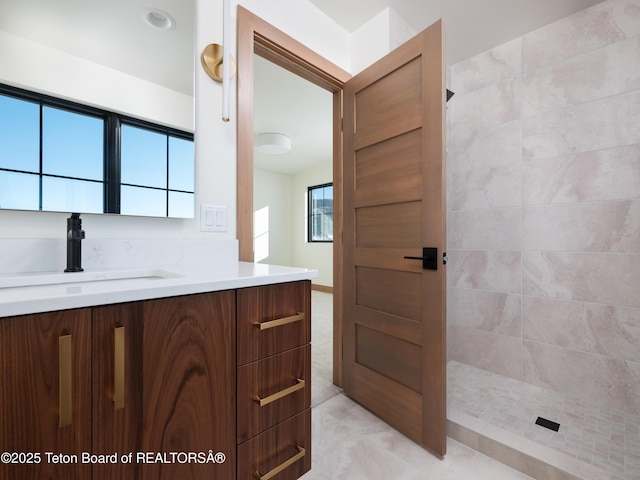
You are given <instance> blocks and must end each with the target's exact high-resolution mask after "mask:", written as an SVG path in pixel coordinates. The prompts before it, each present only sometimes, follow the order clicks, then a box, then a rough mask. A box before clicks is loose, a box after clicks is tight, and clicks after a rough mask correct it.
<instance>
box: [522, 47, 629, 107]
mask: <svg viewBox="0 0 640 480" xmlns="http://www.w3.org/2000/svg"><path fill="white" fill-rule="evenodd" d="M639 56H640V37H634V38H630V39H627V40H623V41H621V42H617V43H613V44H611V45H607V46H606V47H603V48H600V49H598V50H595V51H593V52H590V53H588V54H585V55H581V56H578V57H572V58H570V59H569V60H567V61H565V62H562V63H560V64H556V65H553V66H551V67H548V68H544V69H539V70H534V71H532V72H529V73H527V74H525V75H524V76H523V79H522V114H523V116H529V115H535V114H538V113H540V112H544V111H547V110H555V109H558V108H564V107H567V106H570V105H575V104H578V103H585V102H588V101H591V100H596V99H598V98H604V97H608V96H611V95H616V94H619V93H623V92H627V91H630V90H635V89H638V88H640V62H638V61H637V59H638V57H639Z"/></svg>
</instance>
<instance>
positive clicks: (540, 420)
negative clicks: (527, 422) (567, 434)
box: [536, 417, 560, 432]
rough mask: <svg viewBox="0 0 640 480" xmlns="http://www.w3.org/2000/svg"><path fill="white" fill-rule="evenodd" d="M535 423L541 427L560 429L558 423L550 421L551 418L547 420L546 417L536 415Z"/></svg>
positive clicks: (555, 430)
mask: <svg viewBox="0 0 640 480" xmlns="http://www.w3.org/2000/svg"><path fill="white" fill-rule="evenodd" d="M536 425H540V426H541V427H544V428H548V429H549V430H553V431H554V432H557V431H558V430H560V424H559V423H556V422H552V421H551V420H547V419H546V418H542V417H538V419H537V420H536Z"/></svg>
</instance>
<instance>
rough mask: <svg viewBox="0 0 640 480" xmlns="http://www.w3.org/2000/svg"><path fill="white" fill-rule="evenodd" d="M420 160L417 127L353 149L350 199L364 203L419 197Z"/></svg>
mask: <svg viewBox="0 0 640 480" xmlns="http://www.w3.org/2000/svg"><path fill="white" fill-rule="evenodd" d="M390 155H393V162H389V156H390ZM421 160H422V135H421V131H420V129H416V130H413V131H411V132H408V133H405V134H403V135H400V136H397V137H394V138H391V139H389V140H387V141H383V142H380V143H377V144H374V145H372V146H371V147H368V148H364V149H362V150H359V151H357V152H356V159H355V162H356V165H355V182H356V185H357V188H356V192H355V199H354V201H355V202H356V204H357V205H359V206H364V205H376V204H378V203H392V202H394V201H396V202H398V201H402V200H407V199H419V198H421V195H422V181H421V178H420V175H421V172H422V168H421V163H422V162H421Z"/></svg>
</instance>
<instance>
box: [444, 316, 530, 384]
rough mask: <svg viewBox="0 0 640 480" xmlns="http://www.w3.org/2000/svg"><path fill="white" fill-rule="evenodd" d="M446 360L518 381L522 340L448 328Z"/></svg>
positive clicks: (483, 332)
mask: <svg viewBox="0 0 640 480" xmlns="http://www.w3.org/2000/svg"><path fill="white" fill-rule="evenodd" d="M447 332H448V334H449V336H450V337H451V338H450V339H449V348H450V350H451V351H450V352H449V355H450V359H451V360H453V361H456V362H462V363H465V364H467V365H471V366H473V367H476V368H481V369H483V370H488V371H489V372H493V373H497V374H499V375H504V376H506V377H511V378H515V379H518V380H520V379H522V364H521V358H522V340H521V339H520V338H516V337H510V336H508V335H500V334H496V333H491V332H485V331H483V330H477V329H475V328H467V327H459V326H456V325H450V326H449V328H448V329H447Z"/></svg>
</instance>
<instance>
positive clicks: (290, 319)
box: [253, 313, 304, 330]
mask: <svg viewBox="0 0 640 480" xmlns="http://www.w3.org/2000/svg"><path fill="white" fill-rule="evenodd" d="M300 320H304V313H298V314H297V315H292V316H291V317H284V318H278V319H276V320H271V321H269V322H262V323H260V322H256V323H254V324H253V326H254V327H257V328H259V329H260V330H266V329H268V328H273V327H280V326H282V325H287V324H289V323H294V322H299V321H300Z"/></svg>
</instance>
